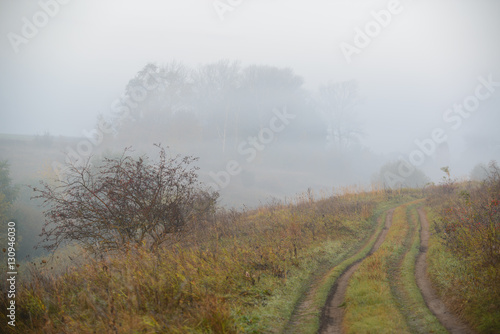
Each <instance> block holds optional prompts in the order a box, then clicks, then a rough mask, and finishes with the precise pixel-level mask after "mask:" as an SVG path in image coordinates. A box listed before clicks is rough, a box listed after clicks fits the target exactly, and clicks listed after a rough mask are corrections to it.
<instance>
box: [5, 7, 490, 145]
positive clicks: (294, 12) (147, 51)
mask: <svg viewBox="0 0 500 334" xmlns="http://www.w3.org/2000/svg"><path fill="white" fill-rule="evenodd" d="M42 2H44V3H48V2H50V0H42ZM67 2H68V3H67V4H64V5H60V8H59V12H58V13H57V14H56V15H55V16H54V17H51V18H50V19H49V21H48V23H47V25H46V26H44V27H43V28H39V31H38V34H36V36H34V37H33V38H30V39H28V43H27V44H20V45H19V52H18V53H16V52H14V50H13V47H12V46H11V42H10V41H9V38H8V34H9V33H15V34H19V35H21V30H22V28H23V25H24V22H23V17H26V18H28V20H32V17H33V15H35V14H36V13H37V12H39V11H41V7H40V5H39V3H38V1H26V0H0V35H1V38H0V108H1V109H0V117H1V121H0V133H19V134H42V133H43V132H45V131H49V132H50V133H51V134H53V135H72V136H79V135H81V134H82V130H85V129H91V128H92V127H93V125H94V124H95V119H96V116H97V114H98V113H104V114H106V113H108V112H109V107H110V105H111V103H112V102H113V100H115V99H116V98H118V97H119V96H120V94H122V92H123V90H124V87H125V85H126V84H127V82H128V80H129V79H130V78H132V77H133V76H134V75H135V73H136V72H137V71H139V70H140V69H141V68H142V67H143V66H144V65H145V64H146V63H148V62H156V63H158V64H164V63H167V62H170V61H172V60H178V61H181V62H183V63H185V64H186V65H189V66H196V65H198V64H203V63H207V62H212V61H217V60H220V59H225V58H227V59H230V60H240V61H241V62H242V64H243V65H250V64H254V63H255V64H266V65H273V66H279V67H291V68H293V70H294V71H295V73H296V74H298V75H300V76H303V77H304V79H305V87H306V88H307V89H308V90H310V91H312V92H314V91H315V90H317V88H318V86H319V85H320V84H321V83H326V82H327V81H329V80H331V81H334V82H336V81H343V80H350V79H356V80H357V81H358V83H359V87H360V93H361V95H362V96H363V97H364V103H363V104H362V105H361V106H360V108H359V115H360V120H361V122H362V124H363V127H364V130H365V137H364V138H363V143H364V144H365V145H367V146H368V147H369V148H371V149H372V150H373V151H375V152H383V153H390V152H393V151H408V150H411V147H412V143H413V141H414V140H415V139H416V138H424V137H425V136H428V135H429V134H430V131H431V130H432V129H433V128H435V127H444V125H443V120H442V116H443V113H444V111H445V110H446V109H447V108H450V107H452V106H453V104H454V103H460V102H462V101H463V99H464V98H465V97H467V96H468V95H471V94H473V93H474V89H475V87H476V86H477V84H478V79H477V78H478V76H484V77H487V76H488V75H492V77H493V78H494V79H496V80H495V81H500V38H499V33H500V20H499V18H500V1H497V0H479V1H477V0H476V1H470V0H440V1H431V0H419V1H400V5H399V6H400V9H401V10H400V13H399V14H397V15H393V16H392V19H391V22H390V23H389V24H388V26H387V27H384V28H382V30H381V32H380V34H378V36H376V37H374V38H373V40H372V42H371V43H370V45H368V46H367V47H365V48H363V49H361V50H360V52H359V54H356V55H353V57H352V62H351V63H350V64H348V63H347V61H346V59H345V57H344V55H343V54H342V52H341V49H340V47H339V45H340V43H342V42H346V43H349V44H354V43H353V39H354V35H355V29H356V28H357V27H359V28H361V29H364V27H365V25H366V24H367V23H368V22H370V21H373V20H374V18H373V17H372V15H371V12H372V11H380V10H383V9H387V8H388V4H389V2H390V1H372V0H370V1H352V0H333V1H331V0H329V1H327V0H309V1H298V0H286V1H285V0H267V1H264V0H247V1H241V4H240V5H238V6H236V7H235V8H234V10H233V11H230V12H226V13H225V15H224V18H225V19H224V20H221V19H220V17H219V15H218V13H217V12H216V10H215V9H214V7H213V4H214V2H213V1H212V0H204V1H195V0H182V1H173V0H163V1H160V0H142V1H137V0H136V1H133V0H99V1H97V0H86V1H83V0H70V1H67ZM223 2H224V3H226V1H223ZM233 3H237V1H234V2H233ZM499 106H500V88H499V89H498V91H497V92H496V93H495V94H493V96H492V97H491V98H490V99H488V100H486V101H484V102H481V106H480V108H479V110H478V111H477V112H476V113H475V114H474V115H472V117H470V118H468V119H466V120H464V122H463V123H464V124H463V126H461V127H460V128H459V129H457V130H456V131H453V132H450V133H449V134H450V138H451V139H453V140H455V142H456V143H457V144H456V145H455V148H453V147H452V150H453V149H457V150H458V149H459V148H460V143H461V140H462V139H463V138H466V137H467V136H470V135H471V133H476V134H481V133H486V135H488V134H489V135H490V136H492V134H493V135H494V134H495V133H496V138H495V139H496V140H498V139H499V137H500V135H499V134H498V131H497V130H496V128H497V127H498V125H499V124H498V122H499V121H500V117H498V113H499V111H500V110H499V109H500V108H499ZM485 129H486V130H485Z"/></svg>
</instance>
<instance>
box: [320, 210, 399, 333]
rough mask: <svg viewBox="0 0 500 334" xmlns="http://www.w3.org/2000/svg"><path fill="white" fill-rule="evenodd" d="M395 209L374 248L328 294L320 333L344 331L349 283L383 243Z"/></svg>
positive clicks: (389, 213) (389, 211) (388, 216)
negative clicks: (362, 264)
mask: <svg viewBox="0 0 500 334" xmlns="http://www.w3.org/2000/svg"><path fill="white" fill-rule="evenodd" d="M394 210H395V209H391V210H388V211H387V215H386V218H385V226H384V229H383V230H382V232H381V233H380V234H379V236H378V237H377V240H376V241H375V244H374V245H373V247H372V249H371V250H370V252H369V253H368V255H367V256H365V257H364V258H363V259H361V260H359V261H357V262H355V263H354V264H353V265H352V266H351V267H349V268H348V269H347V270H346V271H345V272H344V273H343V274H342V275H341V276H340V277H339V279H338V280H337V282H336V283H335V285H334V286H333V287H332V290H331V292H330V295H329V296H328V299H327V303H326V305H325V308H324V309H323V314H322V316H321V325H320V329H319V331H318V333H320V334H337V333H342V327H341V324H342V318H343V316H344V308H343V307H342V306H343V305H342V304H343V302H344V297H345V293H346V290H347V285H348V282H349V279H350V278H351V276H352V274H353V273H354V272H355V271H356V269H358V267H359V266H360V264H361V263H362V262H363V260H364V259H366V258H367V257H368V256H370V255H372V254H373V253H375V252H376V251H377V249H378V248H379V247H380V246H381V245H382V243H383V242H384V240H385V237H386V236H387V233H388V232H389V228H390V227H391V224H392V215H393V213H394Z"/></svg>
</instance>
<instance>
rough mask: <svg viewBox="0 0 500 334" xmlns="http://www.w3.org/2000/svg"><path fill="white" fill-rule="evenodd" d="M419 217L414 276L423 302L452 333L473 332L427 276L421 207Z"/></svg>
mask: <svg viewBox="0 0 500 334" xmlns="http://www.w3.org/2000/svg"><path fill="white" fill-rule="evenodd" d="M418 215H419V217H420V224H421V231H420V254H419V255H418V257H417V262H416V265H415V278H416V281H417V286H418V288H419V289H420V291H421V292H422V296H423V297H424V301H425V304H426V305H427V307H428V308H429V309H430V310H431V312H432V313H433V314H434V315H435V316H436V318H438V320H439V322H441V324H442V325H443V326H444V327H445V328H446V330H448V331H449V332H450V333H452V334H462V333H463V334H469V333H474V332H473V331H472V330H470V329H469V328H468V327H467V326H466V325H465V323H464V322H463V321H461V320H460V319H459V318H458V317H457V316H456V315H454V314H453V313H451V312H450V310H449V309H448V308H447V307H446V306H445V304H444V303H443V302H442V301H441V300H440V299H439V297H438V296H437V294H436V292H435V291H434V288H433V287H432V284H431V281H430V279H429V277H428V276H427V262H426V257H427V248H428V247H429V237H430V232H429V222H428V221H427V216H426V214H425V212H424V210H423V209H422V208H419V209H418Z"/></svg>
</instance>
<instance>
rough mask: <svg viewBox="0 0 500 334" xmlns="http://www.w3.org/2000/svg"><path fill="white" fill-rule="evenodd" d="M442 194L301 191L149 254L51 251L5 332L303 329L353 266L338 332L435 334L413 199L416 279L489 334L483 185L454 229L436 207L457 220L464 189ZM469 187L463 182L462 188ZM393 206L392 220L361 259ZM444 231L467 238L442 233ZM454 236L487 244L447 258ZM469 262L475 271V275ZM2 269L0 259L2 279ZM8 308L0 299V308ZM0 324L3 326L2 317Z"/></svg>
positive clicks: (316, 325) (490, 288) (219, 218)
mask: <svg viewBox="0 0 500 334" xmlns="http://www.w3.org/2000/svg"><path fill="white" fill-rule="evenodd" d="M469 186H470V185H469ZM461 187H462V186H461ZM463 187H465V185H464V186H463ZM474 187H476V186H474ZM443 189H446V188H443V187H441V188H439V187H435V188H432V189H430V190H428V191H427V193H426V196H427V200H426V201H425V200H423V199H422V198H421V197H422V194H423V192H422V191H420V190H402V191H399V192H390V191H372V192H356V191H347V190H346V191H345V192H344V193H343V194H342V195H335V196H332V197H328V198H321V199H315V198H314V196H313V195H312V194H311V193H308V194H304V195H302V196H299V197H298V198H297V199H296V200H295V201H294V202H293V203H288V204H283V203H278V202H275V203H274V204H269V205H265V206H261V207H259V208H257V209H255V210H249V211H227V210H222V209H220V210H218V212H217V214H216V219H215V220H213V221H198V222H197V223H196V224H195V225H192V228H191V229H190V230H189V232H186V233H183V234H179V235H177V236H176V238H175V239H172V242H171V244H170V245H167V246H165V247H163V248H162V249H160V250H158V251H157V252H155V253H151V252H150V251H148V250H146V249H144V248H142V247H138V246H134V247H127V246H126V245H124V247H125V249H126V250H127V251H126V252H122V253H120V254H114V255H110V256H107V257H102V258H94V257H92V256H90V255H89V254H87V253H85V252H84V251H81V250H75V249H72V250H71V252H72V253H71V254H70V253H69V249H66V250H60V251H57V252H56V253H55V254H54V255H53V257H50V258H43V259H42V258H40V259H36V260H32V261H31V263H23V264H22V266H21V268H20V272H21V273H22V274H21V275H20V276H19V279H18V282H17V284H18V286H17V294H16V327H15V328H13V327H9V329H8V330H9V332H12V333H49V334H50V333H94V332H95V333H283V332H286V333H316V332H318V330H319V329H320V327H321V324H322V323H321V322H322V321H323V320H324V319H323V318H322V317H323V316H324V314H323V311H324V308H325V305H326V304H327V303H328V301H329V295H330V294H331V291H332V287H334V286H335V284H336V283H337V280H338V279H339V277H341V275H342V274H343V273H344V272H345V271H346V270H347V269H348V268H350V267H351V266H352V265H353V264H355V263H358V262H359V267H356V270H355V271H354V273H353V275H352V276H351V277H350V279H349V281H348V286H347V290H346V294H345V299H344V302H343V303H342V304H341V307H342V308H343V309H344V310H345V312H344V315H343V318H342V319H341V326H342V328H343V331H344V332H346V333H379V332H380V333H384V332H387V331H390V332H397V333H446V330H445V329H444V327H443V325H442V324H441V320H440V318H439V317H436V316H435V315H434V314H433V313H432V312H431V311H430V310H429V309H428V307H427V306H428V305H427V304H426V301H425V300H424V297H423V296H422V293H421V291H420V289H419V287H418V286H417V282H416V277H415V271H416V265H415V263H416V259H417V257H418V256H420V255H421V254H422V253H421V252H422V250H421V247H420V242H421V240H420V231H421V228H422V226H421V220H420V219H419V216H418V215H417V208H421V207H424V208H425V209H426V212H427V216H428V221H429V222H430V225H431V226H430V232H431V238H430V243H429V248H428V251H427V254H426V260H427V263H428V275H429V277H430V279H431V280H432V282H433V284H434V288H435V289H436V291H437V293H438V295H439V296H440V298H441V299H442V300H443V301H444V302H445V304H446V305H448V307H449V308H450V309H451V310H452V311H453V312H455V313H456V314H457V315H458V316H459V317H460V318H461V319H462V320H464V321H466V322H467V323H468V324H469V326H470V327H471V328H473V329H474V330H475V331H476V332H478V333H497V332H499V331H498V329H499V328H500V325H499V322H498V319H500V298H499V297H498V296H499V295H500V294H499V291H498V285H497V284H496V282H498V280H496V281H495V277H498V276H496V275H498V272H499V270H498V267H499V266H498V263H497V262H495V259H496V256H497V255H496V253H495V250H496V248H495V247H496V244H495V243H494V242H495V240H496V239H495V237H496V234H495V233H497V232H496V231H497V230H499V228H498V227H497V225H495V224H498V221H497V219H496V217H497V216H495V214H496V211H495V210H496V206H497V202H496V199H495V198H494V196H493V195H495V194H496V190H492V191H493V192H492V194H493V195H492V196H493V197H491V196H489V197H488V196H486V197H485V198H486V199H484V201H486V203H489V207H488V208H491V210H492V211H491V213H492V214H491V215H490V216H485V215H483V216H481V215H478V211H477V210H476V211H474V214H475V215H470V216H467V217H468V218H469V219H465V220H463V222H462V224H465V225H463V226H458V225H457V222H459V221H460V220H454V217H453V216H447V214H448V215H449V212H450V211H448V210H452V211H453V210H459V211H458V212H459V213H460V214H463V213H462V211H460V210H462V207H463V206H464V205H463V204H462V203H461V202H454V201H455V200H456V199H457V198H461V197H460V196H462V197H463V195H459V194H462V193H463V191H464V189H465V188H459V187H457V189H455V190H456V191H454V192H449V194H448V196H443V195H442V194H441V193H440V192H442V191H443ZM474 189H476V188H470V189H469V188H466V189H465V190H467V191H469V192H470V193H471V194H474V193H473V191H476V190H474ZM495 189H496V188H495ZM478 194H484V191H482V192H479V193H478ZM456 196H458V197H456ZM467 200H468V202H467V203H469V204H466V205H470V206H471V207H473V204H474V203H476V202H477V203H478V204H477V206H478V208H483V207H484V205H482V204H481V203H482V202H480V198H479V197H477V198H476V197H475V195H471V196H470V197H468V198H467ZM450 203H452V204H453V205H454V206H453V205H451V204H450ZM470 203H472V204H470ZM450 205H451V206H450ZM450 207H451V209H450ZM466 208H467V206H466ZM392 209H394V212H393V214H392V216H390V217H392V218H391V219H392V220H391V222H392V224H391V225H390V228H389V229H388V230H387V234H384V236H385V239H383V243H382V244H381V245H380V247H379V248H378V249H377V250H376V251H375V252H374V253H373V254H371V253H370V250H371V249H372V247H373V246H374V244H375V241H376V239H377V238H378V236H380V235H382V233H381V231H383V227H384V222H385V221H386V216H388V212H389V210H392ZM471 210H472V209H471ZM474 210H475V209H474ZM488 210H489V209H488ZM488 212H489V211H488ZM477 217H482V218H481V219H482V220H481V222H483V221H485V220H484V219H485V218H484V217H489V218H488V219H490V220H489V221H490V222H491V225H486V224H485V227H483V225H481V224H479V225H477V224H476V222H475V221H474V225H471V226H476V227H475V228H474V229H471V228H468V227H467V226H469V225H466V224H469V223H470V220H472V219H476V218H477ZM457 226H458V227H457ZM466 228H467V229H466ZM455 230H458V231H467V233H462V232H460V233H457V234H453V232H454V231H455ZM384 233H385V232H384ZM490 236H493V238H492V239H489V238H490ZM452 237H453V238H452ZM467 238H469V239H471V240H472V241H471V240H469V239H467ZM381 240H382V239H381ZM457 243H463V244H465V245H474V247H483V248H478V251H481V250H485V249H488V248H485V247H487V246H490V245H491V246H492V247H491V248H490V250H493V251H492V252H490V253H488V252H486V253H484V254H483V255H484V256H483V255H481V257H479V256H478V255H477V254H476V253H473V252H469V253H466V254H469V256H464V255H462V256H458V255H457V253H456V252H457V251H456V248H453V247H455V246H456V244H457ZM493 246H495V247H493ZM470 247H472V246H470ZM75 252H76V253H75ZM479 254H482V253H479ZM481 261H482V262H481ZM485 261H490V262H485ZM478 263H479V264H478ZM485 263H486V264H488V266H487V267H485ZM356 266H358V264H356ZM480 266H482V267H481V268H487V270H486V272H481V271H479V270H478V268H480ZM352 268H354V267H352ZM6 272H7V271H6V268H4V267H2V268H1V274H0V276H1V280H2V281H3V282H6V277H5V273H6ZM2 289H4V286H3V287H2ZM4 291H5V290H4ZM7 303H8V300H7V298H6V295H5V294H4V293H3V294H1V299H0V307H2V308H6V307H7ZM0 322H1V326H4V325H5V324H6V323H7V318H6V316H5V313H2V314H0ZM1 329H2V331H3V332H5V331H6V330H7V329H6V327H2V328H1ZM4 329H5V330H4Z"/></svg>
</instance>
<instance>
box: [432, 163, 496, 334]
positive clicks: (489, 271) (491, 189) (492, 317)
mask: <svg viewBox="0 0 500 334" xmlns="http://www.w3.org/2000/svg"><path fill="white" fill-rule="evenodd" d="M443 171H444V172H445V173H446V177H444V178H443V182H442V184H441V185H439V186H435V187H432V188H431V189H430V196H429V197H428V201H427V204H428V205H429V206H430V208H432V210H428V215H429V218H430V221H431V225H432V226H431V231H432V232H433V234H432V235H431V239H430V244H429V251H428V264H429V275H430V278H431V280H432V281H433V283H434V285H435V286H436V288H437V290H438V293H439V295H440V296H441V298H442V299H443V300H444V302H445V303H446V304H447V306H448V307H449V308H450V309H452V310H453V311H454V312H456V313H457V314H459V315H460V316H461V317H462V318H463V319H465V320H467V322H468V323H469V324H470V325H471V327H473V328H474V329H475V330H477V331H478V332H479V333H499V332H500V284H499V283H498V282H500V168H499V167H498V165H497V164H496V163H495V162H491V163H490V165H489V167H487V168H484V170H483V175H484V178H483V179H482V181H474V182H462V183H459V182H457V181H456V180H454V179H452V178H451V176H450V171H449V170H448V169H446V168H445V169H443Z"/></svg>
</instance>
